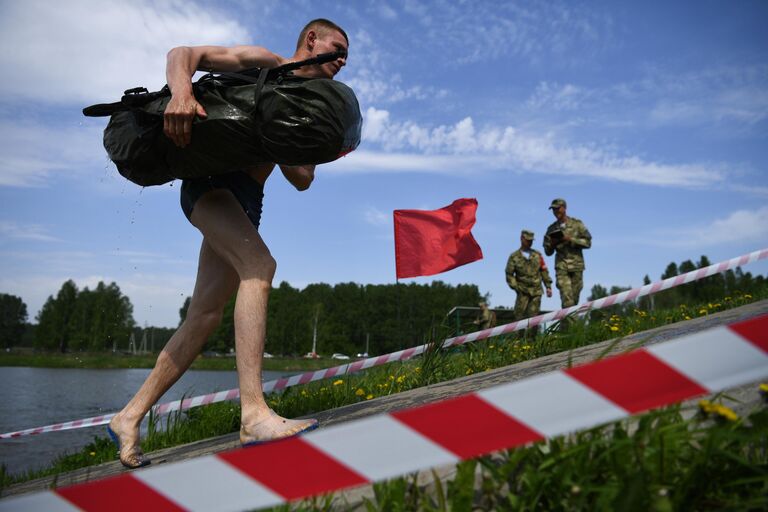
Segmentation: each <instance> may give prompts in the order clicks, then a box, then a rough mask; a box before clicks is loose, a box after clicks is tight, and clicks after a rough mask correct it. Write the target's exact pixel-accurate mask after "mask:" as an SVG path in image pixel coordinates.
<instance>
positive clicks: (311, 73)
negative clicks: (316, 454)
mask: <svg viewBox="0 0 768 512" xmlns="http://www.w3.org/2000/svg"><path fill="white" fill-rule="evenodd" d="M348 47H349V40H348V38H347V35H346V33H345V32H344V31H343V30H342V29H341V28H340V27H339V26H337V25H336V24H334V23H333V22H331V21H328V20H325V19H317V20H313V21H311V22H309V23H308V24H307V25H306V26H305V27H304V29H303V30H302V32H301V35H300V37H299V41H298V45H297V48H296V52H295V53H294V55H293V56H292V57H290V58H287V59H286V58H284V57H281V56H279V55H277V54H275V53H273V52H271V51H269V50H267V49H266V48H262V47H259V46H236V47H232V48H223V47H215V46H202V47H195V48H185V47H181V48H174V49H173V50H171V51H170V52H169V53H168V63H167V80H168V86H169V88H170V92H171V95H172V96H171V99H170V101H168V103H167V107H166V109H165V113H164V126H163V131H164V133H165V135H166V136H167V137H168V138H169V139H170V140H171V141H173V143H174V144H175V146H177V147H180V148H183V147H185V146H187V145H189V144H190V143H194V139H195V130H194V128H193V121H194V119H195V117H198V118H204V117H205V116H206V111H205V109H204V108H203V106H202V105H201V104H200V103H198V101H197V99H196V98H195V96H194V94H193V87H192V81H191V77H192V75H193V74H194V73H195V71H196V70H206V71H235V72H236V71H238V70H242V69H246V68H253V67H260V68H274V67H277V66H281V65H283V64H286V63H289V62H293V61H301V60H306V59H310V58H312V57H314V56H317V55H320V54H327V53H331V52H338V54H339V57H338V58H336V59H335V60H332V61H329V62H325V63H323V64H314V65H309V66H303V67H301V68H299V69H297V70H295V71H294V74H295V75H296V76H298V77H305V78H321V79H332V78H333V77H334V76H335V75H336V74H337V73H338V72H339V70H341V68H342V67H343V66H344V65H345V64H346V54H347V51H348ZM274 167H275V164H274V163H271V162H263V163H258V164H256V165H253V166H251V167H249V168H245V169H235V170H233V172H230V173H226V174H218V175H213V176H208V177H203V178H193V179H184V181H183V183H182V187H181V203H182V208H183V209H184V213H185V214H186V216H187V218H188V219H189V221H190V222H191V223H192V224H193V225H194V226H195V227H196V228H198V229H199V230H200V232H201V233H202V234H203V242H202V247H201V249H200V256H199V263H198V273H197V280H196V282H195V288H194V292H193V295H192V300H191V303H190V305H189V309H188V312H187V316H186V319H185V320H184V322H183V323H182V324H181V326H180V327H179V329H178V330H177V331H176V333H175V334H174V335H173V337H172V338H171V339H170V340H169V341H168V344H167V345H166V346H165V347H164V348H163V350H162V352H161V353H160V355H159V356H158V359H157V362H156V364H155V367H154V369H153V370H152V372H151V373H150V375H149V376H148V377H147V379H146V381H145V382H144V384H143V385H142V386H141V388H140V389H139V391H138V392H137V393H136V395H135V396H134V397H133V398H132V399H131V400H130V402H128V404H127V405H126V406H125V408H123V409H122V410H121V411H120V412H118V413H117V414H116V415H115V416H114V418H112V420H111V421H110V423H109V426H108V432H109V434H110V436H111V437H112V439H113V440H114V441H115V443H116V444H117V445H118V450H119V456H120V461H121V462H122V464H123V465H124V466H126V467H128V468H137V467H141V466H145V465H147V464H149V459H147V458H146V457H145V456H144V454H143V453H142V451H141V448H140V440H139V426H140V423H141V420H142V419H143V418H144V416H145V415H146V414H147V413H148V412H149V410H150V408H151V407H152V406H153V405H154V404H155V403H156V402H157V400H159V399H160V397H161V396H162V395H163V394H164V393H165V392H166V391H167V390H168V389H169V388H170V387H171V385H173V384H174V383H175V382H176V381H177V380H178V379H179V378H180V377H181V375H182V374H183V373H184V372H185V371H186V370H187V368H189V366H190V365H191V363H192V361H193V360H194V359H195V357H196V356H197V355H198V353H199V352H200V351H201V350H202V347H203V345H204V344H205V342H206V340H207V338H208V336H209V335H210V334H211V333H212V332H213V331H214V329H215V328H216V327H217V326H218V325H219V323H220V321H221V318H222V312H223V310H224V306H225V305H226V303H227V301H228V300H229V299H230V297H231V296H232V295H233V294H234V293H237V300H236V303H235V313H234V322H235V345H236V350H237V371H238V380H239V387H240V402H241V406H242V415H241V428H240V441H241V443H242V444H243V445H248V444H251V443H258V442H262V441H269V440H273V439H281V438H285V437H289V436H292V435H296V434H299V433H302V432H305V431H308V430H311V429H313V428H316V427H317V421H316V420H313V419H303V420H289V419H285V418H282V417H280V416H278V415H277V414H276V413H275V412H274V411H272V410H271V409H270V408H269V407H268V406H267V404H266V402H265V400H264V396H263V390H262V380H261V368H262V358H263V353H264V341H265V333H266V319H267V300H268V296H269V290H270V288H271V283H272V278H273V276H274V273H275V269H276V263H275V260H274V259H273V258H272V255H271V254H270V252H269V249H268V248H267V246H266V245H265V244H264V242H263V240H262V239H261V236H260V235H259V232H258V226H259V220H260V214H261V201H262V197H263V186H264V182H265V180H266V179H267V178H268V177H269V175H270V173H271V172H272V170H273V168H274ZM279 167H280V170H281V172H282V174H283V175H284V176H285V178H286V179H288V181H289V182H291V183H292V184H293V185H294V186H295V187H296V188H297V189H298V190H306V189H307V188H308V187H309V186H310V184H311V183H312V180H313V178H314V169H315V166H314V165H312V164H302V165H286V164H281V165H279Z"/></svg>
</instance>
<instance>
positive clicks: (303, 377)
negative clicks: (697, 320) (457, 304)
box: [0, 249, 768, 439]
mask: <svg viewBox="0 0 768 512" xmlns="http://www.w3.org/2000/svg"><path fill="white" fill-rule="evenodd" d="M765 258H768V249H762V250H759V251H754V252H751V253H749V254H745V255H743V256H739V257H737V258H732V259H730V260H727V261H723V262H720V263H715V264H713V265H710V266H708V267H704V268H700V269H697V270H692V271H691V272H688V273H685V274H681V275H679V276H675V277H670V278H668V279H664V280H663V281H657V282H655V283H651V284H647V285H645V286H641V287H639V288H633V289H631V290H627V291H624V292H621V293H617V294H615V295H610V296H608V297H604V298H602V299H597V300H594V301H590V302H586V303H583V304H580V305H577V306H571V307H569V308H565V309H560V310H557V311H553V312H551V313H547V314H544V315H538V316H534V317H531V318H527V319H524V320H519V321H517V322H512V323H509V324H505V325H500V326H498V327H494V328H492V329H485V330H482V331H477V332H473V333H471V334H467V335H464V336H457V337H454V338H449V339H447V340H445V342H443V347H451V346H455V345H462V344H464V343H468V342H471V341H476V340H481V339H485V338H490V337H493V336H499V335H501V334H509V333H511V332H515V331H520V330H523V329H527V328H528V327H534V326H537V325H540V324H542V323H546V322H550V321H553V320H562V319H563V318H565V317H566V316H568V315H571V314H584V313H586V312H588V311H591V310H596V309H602V308H607V307H609V306H613V305H615V304H621V303H623V302H628V301H632V300H635V299H637V298H639V297H643V296H645V295H651V294H654V293H657V292H660V291H662V290H667V289H669V288H674V287H676V286H680V285H682V284H686V283H690V282H692V281H697V280H699V279H704V278H705V277H709V276H711V275H714V274H719V273H721V272H725V271H727V270H731V269H734V268H736V267H740V266H743V265H746V264H748V263H753V262H755V261H758V260H762V259H765ZM428 346H429V345H427V344H425V345H421V346H418V347H412V348H408V349H405V350H400V351H397V352H392V353H390V354H385V355H382V356H377V357H370V358H367V359H361V360H359V361H355V362H353V363H348V364H343V365H340V366H334V367H332V368H326V369H323V370H316V371H311V372H306V373H302V374H299V375H294V376H292V377H286V378H281V379H277V380H271V381H268V382H265V383H264V392H265V393H271V392H272V391H279V390H283V389H285V388H289V387H292V386H297V385H300V384H307V383H309V382H315V381H318V380H323V379H330V378H333V377H337V376H339V375H345V374H350V373H355V372H359V371H361V370H366V369H368V368H372V367H374V366H381V365H384V364H388V363H393V362H396V361H406V360H408V359H411V358H412V357H415V356H417V355H419V354H422V353H423V352H424V351H425V350H426V349H427V348H428ZM239 398H240V391H239V390H238V389H230V390H227V391H219V392H217V393H209V394H206V395H199V396H196V397H192V398H186V399H184V400H175V401H173V402H167V403H164V404H158V405H156V406H154V407H153V408H152V411H153V412H154V413H155V414H157V415H162V414H167V413H170V412H174V411H179V410H181V411H185V410H187V409H191V408H193V407H199V406H201V405H208V404H212V403H216V402H223V401H227V400H237V399H239ZM114 415H115V413H110V414H105V415H102V416H94V417H91V418H84V419H79V420H75V421H68V422H65V423H56V424H53V425H47V426H44V427H37V428H30V429H26V430H19V431H17V432H7V433H5V434H0V439H10V438H14V437H21V436H29V435H36V434H42V433H45V432H56V431H60V430H72V429H76V428H85V427H96V426H99V425H106V424H107V423H109V420H111V419H112V417H113V416H114Z"/></svg>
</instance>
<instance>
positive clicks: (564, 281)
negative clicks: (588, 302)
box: [544, 199, 592, 308]
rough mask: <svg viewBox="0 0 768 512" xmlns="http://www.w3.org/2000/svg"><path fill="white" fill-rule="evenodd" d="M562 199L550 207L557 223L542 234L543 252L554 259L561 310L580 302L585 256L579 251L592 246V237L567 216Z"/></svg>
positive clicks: (581, 223) (582, 224)
mask: <svg viewBox="0 0 768 512" xmlns="http://www.w3.org/2000/svg"><path fill="white" fill-rule="evenodd" d="M566 207H567V205H566V203H565V199H555V200H553V201H552V204H551V205H550V206H549V208H550V209H551V210H552V213H553V214H554V215H555V218H557V220H556V221H555V222H553V223H552V224H551V225H550V226H549V227H548V228H547V234H546V235H544V252H545V253H546V255H547V256H551V255H552V253H554V252H557V255H556V256H555V277H556V279H557V289H558V290H560V301H561V303H562V306H563V307H564V308H567V307H569V306H574V305H576V304H578V303H579V294H580V293H581V289H582V288H583V287H584V280H583V274H584V256H583V255H582V251H583V250H584V249H589V248H590V247H592V235H591V234H589V230H588V229H587V227H586V226H585V225H584V223H583V222H581V221H580V220H579V219H577V218H574V217H569V216H568V215H566Z"/></svg>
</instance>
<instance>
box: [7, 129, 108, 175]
mask: <svg viewBox="0 0 768 512" xmlns="http://www.w3.org/2000/svg"><path fill="white" fill-rule="evenodd" d="M101 138H102V136H101V127H98V126H96V125H89V124H85V125H81V126H67V125H61V124H59V125H51V124H37V123H31V122H28V121H0V154H2V155H3V156H2V158H0V186H2V185H5V186H18V187H39V186H46V185H47V184H48V181H49V178H50V177H51V174H52V173H55V172H66V173H67V174H68V175H70V176H72V175H76V174H78V173H83V172H86V170H87V169H85V167H86V166H88V167H89V168H93V166H99V165H105V164H106V163H107V160H106V156H105V153H104V149H103V148H102V146H101Z"/></svg>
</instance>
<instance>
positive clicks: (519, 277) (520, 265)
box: [506, 229, 552, 337]
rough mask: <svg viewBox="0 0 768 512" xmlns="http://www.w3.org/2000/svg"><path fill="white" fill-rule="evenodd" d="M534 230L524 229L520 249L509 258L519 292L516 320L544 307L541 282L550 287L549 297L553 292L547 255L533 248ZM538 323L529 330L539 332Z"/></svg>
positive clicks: (509, 271)
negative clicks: (545, 258) (542, 305)
mask: <svg viewBox="0 0 768 512" xmlns="http://www.w3.org/2000/svg"><path fill="white" fill-rule="evenodd" d="M532 245H533V232H532V231H528V230H527V229H524V230H523V231H522V233H520V249H518V250H516V251H515V252H513V253H512V254H511V255H510V256H509V259H508V260H507V268H506V274H507V284H508V285H509V287H510V288H512V289H513V290H515V292H517V299H516V300H515V320H522V319H524V318H530V317H532V316H536V315H538V314H539V312H540V309H541V283H544V287H545V288H546V289H547V297H551V296H552V278H551V277H549V271H548V270H547V264H546V263H544V256H542V255H541V253H540V252H538V251H536V250H534V249H532V248H531V246H532ZM537 331H538V326H536V327H533V328H532V329H531V330H530V331H529V335H530V336H532V337H533V336H536V333H537Z"/></svg>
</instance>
